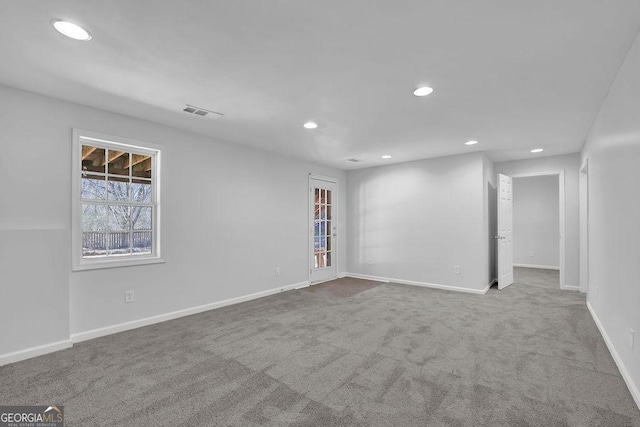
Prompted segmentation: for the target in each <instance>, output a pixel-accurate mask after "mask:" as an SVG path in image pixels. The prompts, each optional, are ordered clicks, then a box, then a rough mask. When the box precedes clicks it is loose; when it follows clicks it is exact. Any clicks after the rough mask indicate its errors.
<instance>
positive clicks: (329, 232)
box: [327, 221, 331, 236]
mask: <svg viewBox="0 0 640 427" xmlns="http://www.w3.org/2000/svg"><path fill="white" fill-rule="evenodd" d="M330 235H331V221H327V236H330Z"/></svg>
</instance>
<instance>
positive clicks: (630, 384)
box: [587, 301, 640, 409]
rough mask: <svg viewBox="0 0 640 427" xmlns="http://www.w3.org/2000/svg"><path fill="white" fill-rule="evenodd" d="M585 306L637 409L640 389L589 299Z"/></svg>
mask: <svg viewBox="0 0 640 427" xmlns="http://www.w3.org/2000/svg"><path fill="white" fill-rule="evenodd" d="M587 308H588V309H589V313H591V317H592V318H593V321H594V322H595V324H596V326H597V327H598V330H599V331H600V335H602V338H604V343H605V344H606V345H607V348H608V349H609V353H611V356H612V357H613V361H614V362H616V366H617V367H618V370H619V371H620V375H621V376H622V379H623V380H624V382H625V384H626V385H627V388H628V389H629V392H630V393H631V396H632V397H633V400H634V401H635V402H636V406H638V409H640V391H639V390H638V387H637V386H636V384H635V383H634V382H633V378H631V375H630V374H629V371H627V367H626V366H625V364H624V362H623V361H622V359H621V358H620V355H619V354H618V352H617V351H616V348H615V347H614V346H613V342H612V341H611V338H609V335H608V334H607V331H606V329H605V328H604V325H603V324H602V322H600V319H598V316H597V315H596V311H595V310H594V308H593V307H592V306H591V303H590V302H589V301H587Z"/></svg>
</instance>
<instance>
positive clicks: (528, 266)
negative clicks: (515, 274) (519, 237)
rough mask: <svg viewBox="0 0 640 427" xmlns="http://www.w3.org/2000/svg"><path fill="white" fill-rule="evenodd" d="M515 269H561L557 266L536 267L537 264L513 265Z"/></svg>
mask: <svg viewBox="0 0 640 427" xmlns="http://www.w3.org/2000/svg"><path fill="white" fill-rule="evenodd" d="M513 266H514V267H526V268H539V269H541V270H557V271H560V267H556V266H555V265H536V264H516V263H513Z"/></svg>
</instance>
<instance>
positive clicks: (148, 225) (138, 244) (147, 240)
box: [131, 207, 153, 254]
mask: <svg viewBox="0 0 640 427" xmlns="http://www.w3.org/2000/svg"><path fill="white" fill-rule="evenodd" d="M131 212H132V214H131V224H132V226H133V245H132V246H133V253H134V254H148V253H151V250H152V247H153V245H152V243H153V240H152V239H153V231H152V228H153V225H152V224H153V222H152V217H151V216H152V208H150V207H133V208H132V211H131Z"/></svg>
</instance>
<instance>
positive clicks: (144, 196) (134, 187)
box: [131, 179, 153, 203]
mask: <svg viewBox="0 0 640 427" xmlns="http://www.w3.org/2000/svg"><path fill="white" fill-rule="evenodd" d="M152 196H153V190H152V187H151V181H145V180H141V179H134V180H133V182H132V184H131V199H132V200H133V201H134V202H139V203H151V200H152Z"/></svg>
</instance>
